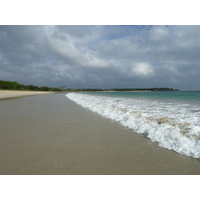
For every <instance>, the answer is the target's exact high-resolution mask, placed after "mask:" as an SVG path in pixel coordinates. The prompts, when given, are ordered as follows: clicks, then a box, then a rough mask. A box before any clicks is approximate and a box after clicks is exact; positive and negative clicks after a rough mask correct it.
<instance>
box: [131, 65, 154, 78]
mask: <svg viewBox="0 0 200 200" xmlns="http://www.w3.org/2000/svg"><path fill="white" fill-rule="evenodd" d="M132 73H133V74H134V75H137V76H141V77H151V76H153V75H154V69H153V67H152V66H151V65H149V64H148V63H144V62H142V63H135V64H134V66H133V68H132Z"/></svg>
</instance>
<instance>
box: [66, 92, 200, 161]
mask: <svg viewBox="0 0 200 200" xmlns="http://www.w3.org/2000/svg"><path fill="white" fill-rule="evenodd" d="M66 97H68V98H69V99H70V100H72V101H74V102H76V103H77V104H79V105H81V106H83V107H85V108H88V109H89V110H91V111H93V112H96V113H98V114H99V115H101V116H104V117H106V118H109V119H112V120H115V121H118V122H119V123H120V124H121V125H123V126H126V127H128V128H130V129H133V130H134V131H135V132H137V133H142V134H145V135H146V137H148V138H149V139H150V140H151V141H153V142H157V143H158V145H159V146H160V147H163V148H167V149H170V150H174V151H176V152H178V153H180V154H184V155H187V156H191V157H194V158H200V112H199V107H198V106H197V105H191V104H187V103H180V104H177V103H173V102H161V101H156V100H145V99H143V100H138V99H131V98H122V97H119V98H118V97H114V98H113V97H107V96H93V95H88V94H82V93H68V94H66Z"/></svg>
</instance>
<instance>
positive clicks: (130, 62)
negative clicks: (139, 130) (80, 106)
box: [0, 26, 200, 89]
mask: <svg viewBox="0 0 200 200" xmlns="http://www.w3.org/2000/svg"><path fill="white" fill-rule="evenodd" d="M199 32H200V26H0V79H3V80H10V81H18V82H20V83H22V84H34V85H41V86H43V85H46V86H60V85H66V86H67V87H73V88H81V87H82V88H83V87H87V88H94V87H96V88H110V87H174V88H180V89H199V76H200V57H199V52H200V35H199Z"/></svg>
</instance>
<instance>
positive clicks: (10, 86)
mask: <svg viewBox="0 0 200 200" xmlns="http://www.w3.org/2000/svg"><path fill="white" fill-rule="evenodd" d="M0 89H1V90H23V91H26V90H27V91H61V90H60V89H59V88H52V87H46V86H43V87H38V86H35V85H22V84H19V83H18V82H16V81H15V82H11V81H3V80H0Z"/></svg>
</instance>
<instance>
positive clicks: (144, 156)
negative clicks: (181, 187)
mask: <svg viewBox="0 0 200 200" xmlns="http://www.w3.org/2000/svg"><path fill="white" fill-rule="evenodd" d="M0 113H1V114H0V160H1V162H0V174H1V175H2V174H6V175H14V174H17V175H22V174H25V175H31V174H33V175H34V174H35V175H40V174H41V175H45V174H49V175H54V174H55V175H59V174H61V175H67V174H72V175H82V174H86V175H126V174H129V175H136V174H137V175H148V174H154V175H160V174H164V175H165V174H177V175H178V174H183V175H184V174H185V175H187V174H200V162H199V160H198V159H194V158H191V157H187V156H184V155H180V154H178V153H176V152H173V151H170V150H167V149H163V148H160V147H158V146H157V144H156V143H153V142H151V141H150V140H149V139H147V138H145V137H144V136H143V135H141V134H137V133H134V132H133V131H132V130H130V129H128V128H126V127H123V126H121V125H120V124H118V123H117V122H113V121H112V120H109V119H106V118H104V117H101V116H99V115H97V114H95V113H92V112H91V111H89V110H87V109H85V108H82V107H81V106H79V105H77V104H76V103H74V102H72V101H70V100H69V99H68V98H66V97H65V94H63V93H61V94H49V95H39V96H31V97H24V98H20V99H10V100H6V101H1V102H0Z"/></svg>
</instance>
